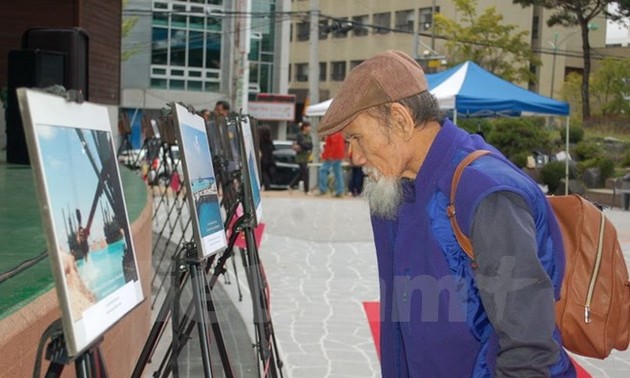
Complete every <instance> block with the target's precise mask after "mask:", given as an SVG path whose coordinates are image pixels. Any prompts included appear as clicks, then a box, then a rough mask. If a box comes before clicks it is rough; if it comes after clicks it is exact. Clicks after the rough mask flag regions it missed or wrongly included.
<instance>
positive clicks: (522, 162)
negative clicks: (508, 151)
mask: <svg viewBox="0 0 630 378" xmlns="http://www.w3.org/2000/svg"><path fill="white" fill-rule="evenodd" d="M527 156H528V154H527V153H526V152H520V153H518V154H516V155H514V156H512V157H511V158H510V161H511V162H512V163H514V165H516V166H517V167H519V168H524V167H525V166H526V165H527Z"/></svg>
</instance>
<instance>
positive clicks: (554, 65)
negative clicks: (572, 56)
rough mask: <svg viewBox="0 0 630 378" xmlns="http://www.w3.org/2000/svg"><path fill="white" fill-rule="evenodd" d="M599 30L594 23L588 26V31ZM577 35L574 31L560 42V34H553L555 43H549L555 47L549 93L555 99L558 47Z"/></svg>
mask: <svg viewBox="0 0 630 378" xmlns="http://www.w3.org/2000/svg"><path fill="white" fill-rule="evenodd" d="M597 29H599V25H597V24H596V23H594V22H591V23H589V24H588V30H597ZM575 33H577V30H573V31H572V32H570V33H568V34H566V35H565V36H564V38H562V39H561V40H559V41H558V37H560V33H558V32H555V33H553V42H551V41H549V44H550V45H551V47H553V61H552V63H551V90H550V91H549V92H550V93H549V97H551V98H553V89H554V85H555V83H556V56H557V55H558V46H560V45H561V44H562V43H563V42H564V41H566V40H567V39H568V38H569V37H570V36H572V35H573V34H575Z"/></svg>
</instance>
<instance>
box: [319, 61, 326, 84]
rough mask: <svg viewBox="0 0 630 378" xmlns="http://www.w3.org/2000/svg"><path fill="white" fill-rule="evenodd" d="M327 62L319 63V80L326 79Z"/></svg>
mask: <svg viewBox="0 0 630 378" xmlns="http://www.w3.org/2000/svg"><path fill="white" fill-rule="evenodd" d="M326 67H327V65H326V63H325V62H324V63H319V81H326Z"/></svg>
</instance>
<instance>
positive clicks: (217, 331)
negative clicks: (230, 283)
mask: <svg viewBox="0 0 630 378" xmlns="http://www.w3.org/2000/svg"><path fill="white" fill-rule="evenodd" d="M202 280H203V285H204V287H205V290H206V310H207V311H208V316H209V318H210V324H212V331H213V333H214V339H215V341H216V343H217V347H218V349H219V356H220V357H221V363H222V364H223V371H224V373H225V376H226V377H227V378H232V377H234V373H233V372H232V366H231V365H230V360H229V358H228V355H227V349H226V348H225V342H224V341H223V333H222V332H221V326H220V325H219V319H218V318H217V313H216V310H215V308H214V302H213V300H212V292H211V291H210V286H209V285H208V281H207V280H206V276H205V275H202Z"/></svg>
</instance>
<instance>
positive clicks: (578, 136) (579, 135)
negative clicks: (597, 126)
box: [560, 126, 584, 143]
mask: <svg viewBox="0 0 630 378" xmlns="http://www.w3.org/2000/svg"><path fill="white" fill-rule="evenodd" d="M566 135H567V127H566V126H564V127H562V128H561V129H560V139H562V140H563V141H564V140H565V138H566ZM582 139H584V129H583V128H581V127H579V126H569V143H580V142H581V141H582Z"/></svg>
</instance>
